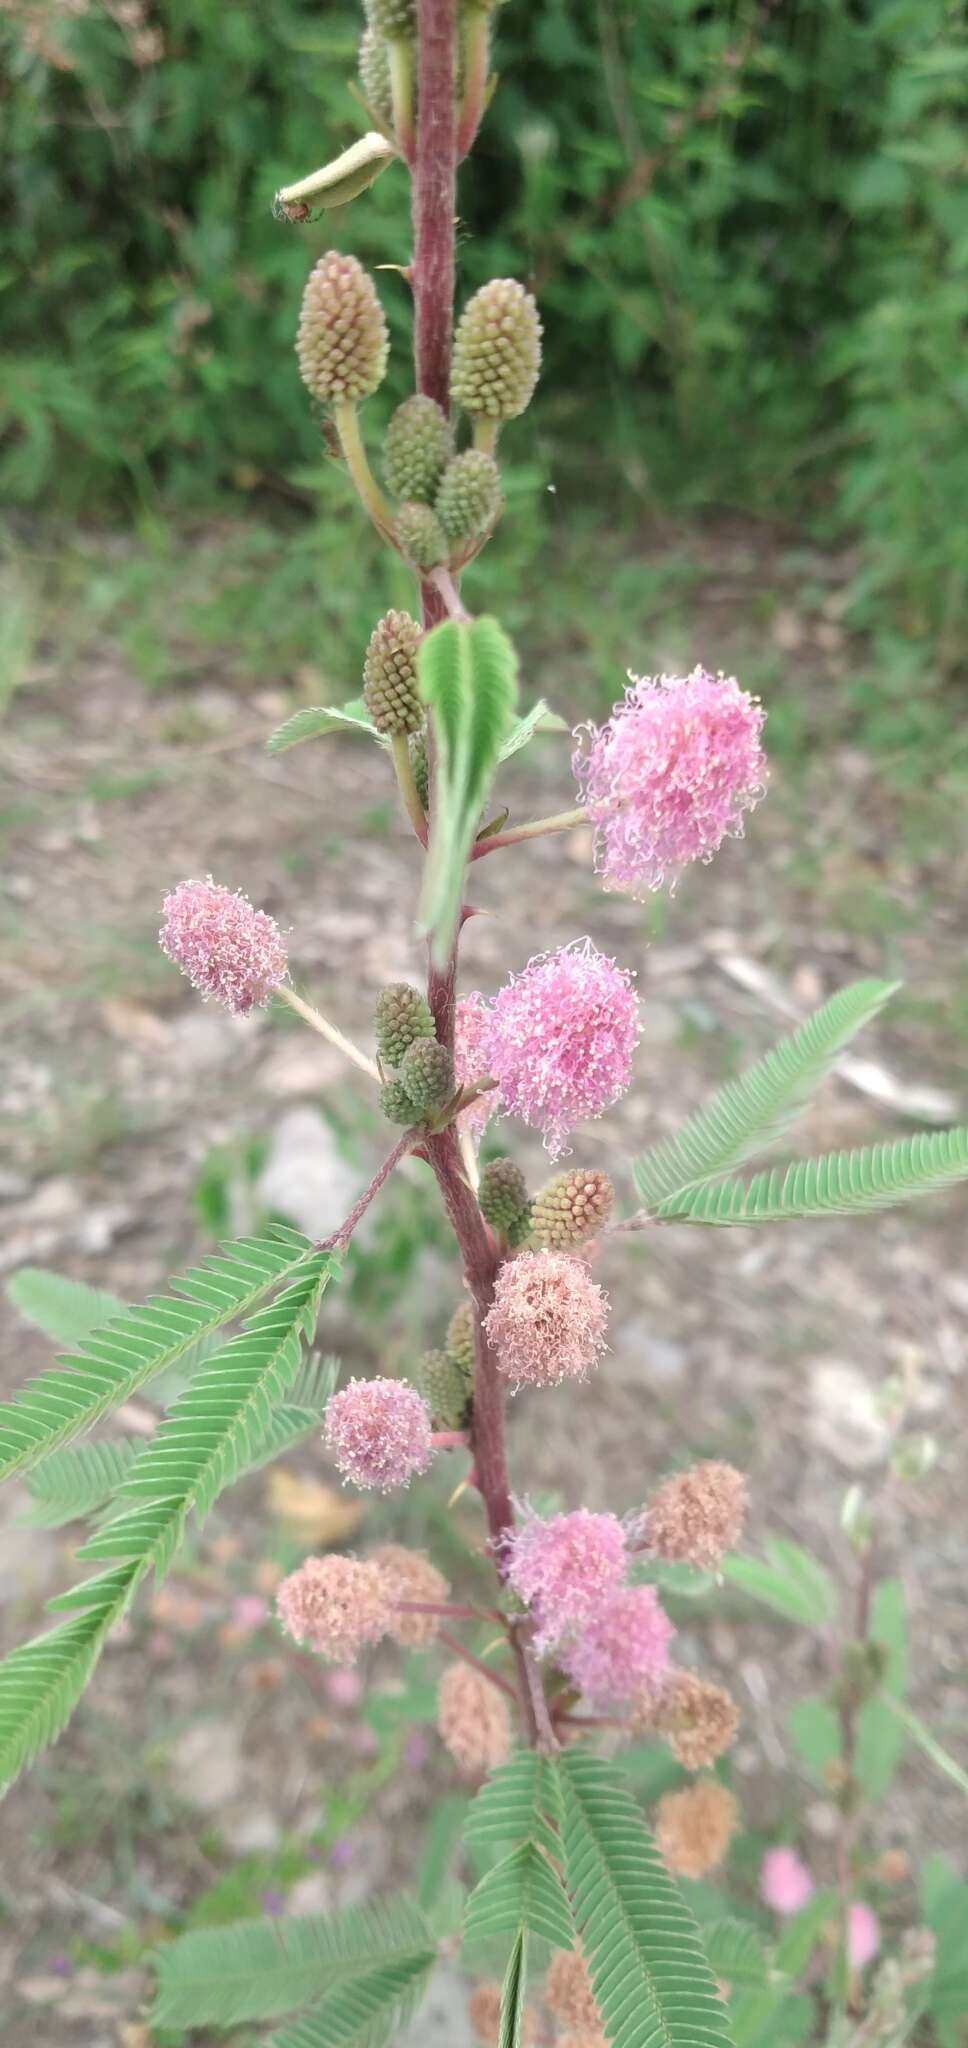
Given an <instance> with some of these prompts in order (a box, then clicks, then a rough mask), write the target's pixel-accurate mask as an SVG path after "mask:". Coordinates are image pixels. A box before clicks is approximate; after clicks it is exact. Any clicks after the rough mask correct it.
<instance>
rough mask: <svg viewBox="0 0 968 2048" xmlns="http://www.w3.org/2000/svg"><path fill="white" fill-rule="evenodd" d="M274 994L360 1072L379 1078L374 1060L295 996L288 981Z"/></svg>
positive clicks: (375, 1078) (374, 1079) (372, 1078)
mask: <svg viewBox="0 0 968 2048" xmlns="http://www.w3.org/2000/svg"><path fill="white" fill-rule="evenodd" d="M276 995H277V996H278V997H279V1000H280V1002H283V1003H288V1005H289V1008H290V1010H295V1012H296V1015H297V1017H301V1018H302V1020H303V1023H304V1024H308V1025H309V1026H310V1028H311V1029H312V1030H313V1031H318V1032H319V1035H320V1038H325V1039H327V1040H328V1042H329V1044H330V1045H335V1046H336V1047H337V1048H338V1050H339V1051H340V1052H342V1053H345V1055H346V1057H347V1059H348V1060H352V1062H353V1065H354V1066H355V1067H359V1068H360V1071H361V1073H364V1074H369V1076H370V1079H371V1081H378V1080H379V1078H380V1070H379V1067H378V1066H377V1065H376V1063H375V1061H373V1060H371V1059H368V1058H367V1055H366V1053H365V1052H361V1051H360V1048H359V1046H358V1045H354V1044H353V1041H352V1039H351V1038H344V1036H343V1033H342V1032H341V1031H337V1029H336V1026H335V1024H331V1023H330V1022H329V1019H328V1018H327V1017H323V1016H321V1014H320V1012H319V1011H318V1010H314V1009H313V1006H312V1004H311V1003H304V1002H303V999H302V996H297V994H296V991H295V989H294V988H290V987H289V984H288V982H282V983H281V984H280V986H279V987H278V988H277V989H276Z"/></svg>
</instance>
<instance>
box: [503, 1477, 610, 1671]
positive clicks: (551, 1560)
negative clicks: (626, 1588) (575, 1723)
mask: <svg viewBox="0 0 968 2048" xmlns="http://www.w3.org/2000/svg"><path fill="white" fill-rule="evenodd" d="M508 1557H509V1566H508V1577H509V1579H510V1581H511V1584H512V1586H513V1587H514V1590H515V1592H516V1593H517V1594H519V1596H520V1598H521V1599H522V1600H524V1601H525V1602H526V1604H527V1605H528V1606H529V1607H530V1608H531V1611H532V1613H533V1615H534V1617H535V1620H536V1621H537V1623H538V1629H537V1633H536V1635H535V1648H536V1649H537V1650H538V1651H543V1650H546V1649H548V1648H549V1647H550V1646H551V1644H552V1643H556V1642H560V1640H561V1638H562V1637H563V1636H566V1635H569V1634H570V1633H571V1632H572V1631H573V1630H574V1629H576V1628H581V1627H582V1626H583V1625H584V1624H585V1623H587V1622H589V1621H591V1619H592V1617H593V1616H594V1615H595V1614H596V1612H597V1610H598V1608H599V1607H600V1606H601V1603H602V1600H603V1599H604V1598H605V1596H606V1595H607V1594H608V1593H610V1592H611V1591H612V1589H613V1588H614V1587H615V1586H617V1585H619V1584H620V1583H621V1580H622V1578H623V1576H624V1573H625V1565H626V1560H627V1544H626V1538H625V1530H624V1529H623V1527H622V1524H621V1522H620V1521H619V1520H618V1517H617V1516H616V1515H608V1514H593V1513H592V1512H591V1510H590V1509H589V1508H574V1509H573V1510H572V1512H571V1513H570V1514H567V1515H550V1516H549V1517H548V1519H547V1520H546V1521H545V1520H542V1518H541V1516H540V1515H533V1514H529V1515H527V1517H526V1518H525V1520H524V1521H523V1522H522V1523H521V1525H520V1527H519V1528H518V1529H517V1530H516V1531H515V1534H514V1536H513V1538H512V1540H511V1544H510V1547H509V1553H508Z"/></svg>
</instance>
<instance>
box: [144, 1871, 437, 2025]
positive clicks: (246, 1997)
mask: <svg viewBox="0 0 968 2048" xmlns="http://www.w3.org/2000/svg"><path fill="white" fill-rule="evenodd" d="M432 1946H433V1944H432V1942H431V1939H430V1936H429V1933H428V1930H427V1926H426V1922H425V1921H424V1919H423V1916H422V1914H421V1913H420V1912H419V1910H418V1909H417V1907H416V1906H415V1905H413V1904H412V1903H411V1902H410V1901H409V1900H408V1899H406V1898H401V1899H398V1900H395V1901H394V1902H393V1903H392V1904H391V1903H381V1902H379V1901H376V1902H374V1903H371V1904H367V1905H363V1906H349V1907H347V1908H346V1909H345V1910H344V1911H342V1912H339V1913H334V1914H332V1915H329V1916H327V1917H326V1918H321V1917H319V1918H317V1917H314V1918H312V1919H282V1920H267V1919H261V1920H242V1921H238V1922H236V1923H235V1925H234V1926H231V1927H215V1928H202V1929H198V1930H196V1931H194V1932H192V1933H189V1934H182V1935H179V1936H178V1937H177V1939H176V1940H174V1941H170V1942H166V1943H165V1945H164V1947H163V1948H159V1949H158V1950H157V1951H156V1953H155V1955H154V1957H153V1959H152V1960H153V1966H154V1971H155V1981H156V1990H155V2002H154V2005H153V2007H152V2011H151V2025H152V2027H154V2028H158V2029H162V2028H171V2029H172V2030H181V2029H182V2028H187V2027H222V2028H229V2027H239V2026H242V2025H243V2024H244V2023H245V2022H246V2021H253V2020H271V2019H279V2018H281V2017H282V2015H283V2014H284V2013H290V2012H295V2011H296V2010H297V2009H298V2008H299V2007H300V2006H303V2005H308V2004H310V2003H311V2002H312V2001H314V2000H316V1999H318V1998H321V1997H322V1995H323V1993H324V1992H326V1991H329V1990H331V1989H332V1988H333V1987H334V1986H336V1985H338V1984H342V1983H345V1982H347V1981H350V1982H351V1981H352V1979H353V1978H354V1977H355V1976H356V1975H357V1974H358V1973H359V1972H360V1970H361V1969H362V1968H372V1967H374V1966H376V1965H382V1964H384V1963H389V1962H396V1961H399V1960H408V1959H413V1958H414V1957H421V1958H423V1957H426V1956H427V1954H428V1952H429V1951H430V1950H431V1949H432Z"/></svg>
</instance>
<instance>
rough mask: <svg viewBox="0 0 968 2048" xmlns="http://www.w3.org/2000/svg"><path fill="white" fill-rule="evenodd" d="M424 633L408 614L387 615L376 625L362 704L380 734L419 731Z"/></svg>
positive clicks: (368, 649)
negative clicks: (420, 658) (419, 679)
mask: <svg viewBox="0 0 968 2048" xmlns="http://www.w3.org/2000/svg"><path fill="white" fill-rule="evenodd" d="M422 639H423V634H422V632H421V630H420V627H419V626H418V624H417V621H416V619H412V618H411V617H410V613H409V612H386V613H384V616H383V618H382V619H380V620H379V621H378V623H377V624H376V625H375V626H374V628H373V631H372V633H371V634H370V638H369V642H368V644H367V649H366V659H365V661H364V663H363V701H364V703H365V705H366V708H367V710H368V712H369V714H370V717H371V718H372V720H373V723H374V725H375V726H376V729H377V732H383V733H389V734H391V735H396V734H399V733H404V732H417V731H418V730H419V728H420V726H422V725H423V722H424V707H423V705H422V704H421V702H420V698H419V696H418V695H417V649H418V647H419V646H420V642H421V640H422Z"/></svg>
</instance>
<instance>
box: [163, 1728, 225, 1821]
mask: <svg viewBox="0 0 968 2048" xmlns="http://www.w3.org/2000/svg"><path fill="white" fill-rule="evenodd" d="M171 1775H172V1781H173V1783H174V1784H175V1786H176V1787H177V1790H178V1791H179V1793H180V1794H181V1796H182V1798H183V1799H187V1800H188V1802H189V1805H191V1806H200V1807H202V1808H203V1809H204V1811H205V1812H206V1813H216V1812H217V1811H218V1809H219V1807H222V1806H225V1804H226V1803H227V1801H228V1800H230V1799H234V1798H235V1797H236V1796H237V1794H238V1793H239V1792H240V1791H241V1788H242V1752H241V1749H240V1746H239V1738H238V1736H237V1735H236V1734H235V1733H234V1732H233V1730H232V1728H231V1726H230V1725H229V1724H228V1723H227V1722H225V1721H196V1723H195V1725H194V1727H192V1728H186V1730H185V1733H184V1734H183V1735H180V1736H179V1738H178V1741H177V1742H176V1744H175V1747H174V1749H173V1751H172V1768H171Z"/></svg>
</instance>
